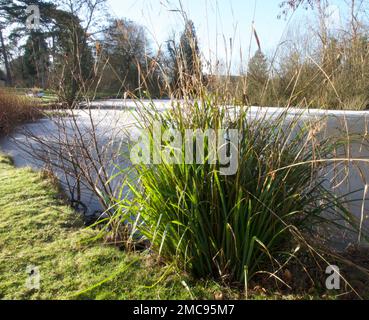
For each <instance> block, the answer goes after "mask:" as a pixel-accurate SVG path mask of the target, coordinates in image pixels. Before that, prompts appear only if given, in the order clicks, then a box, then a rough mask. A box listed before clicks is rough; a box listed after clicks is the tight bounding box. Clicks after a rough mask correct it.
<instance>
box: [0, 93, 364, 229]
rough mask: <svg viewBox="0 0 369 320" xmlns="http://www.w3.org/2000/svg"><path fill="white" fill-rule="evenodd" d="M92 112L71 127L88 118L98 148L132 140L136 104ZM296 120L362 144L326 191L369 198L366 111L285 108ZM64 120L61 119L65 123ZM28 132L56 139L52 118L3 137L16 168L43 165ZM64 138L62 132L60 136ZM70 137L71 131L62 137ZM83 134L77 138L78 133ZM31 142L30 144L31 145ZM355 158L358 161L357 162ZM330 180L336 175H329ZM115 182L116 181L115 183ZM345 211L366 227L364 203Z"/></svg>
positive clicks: (88, 200) (99, 104) (86, 197)
mask: <svg viewBox="0 0 369 320" xmlns="http://www.w3.org/2000/svg"><path fill="white" fill-rule="evenodd" d="M144 103H145V104H146V105H148V104H150V101H145V102H144ZM155 105H156V107H157V109H159V110H160V111H163V110H165V109H168V108H169V107H170V102H169V101H167V100H157V101H155ZM90 106H91V107H92V109H91V110H90V109H85V110H84V109H81V110H77V111H75V113H76V115H77V117H76V118H75V119H76V122H77V124H78V127H81V128H85V130H86V132H87V131H88V130H90V129H91V126H92V123H91V119H93V123H94V125H96V128H95V130H96V133H97V134H96V137H97V140H98V141H97V143H98V144H99V145H100V146H101V147H104V146H105V145H106V144H107V143H108V142H109V141H112V140H114V141H113V143H112V146H114V147H121V148H122V149H124V142H125V141H126V140H127V136H126V134H129V135H131V136H133V137H134V136H135V135H136V136H137V134H138V132H139V131H138V129H137V112H136V111H135V110H136V109H137V108H140V105H137V104H136V103H135V102H134V101H132V100H106V101H95V102H92V103H91V105H90ZM283 111H284V109H278V108H262V109H261V108H257V107H253V108H251V109H250V117H252V118H254V117H258V116H261V115H263V114H267V115H268V116H269V115H270V116H273V115H275V114H278V113H281V112H283ZM301 112H303V114H302V116H301V121H309V120H311V119H313V120H318V119H321V120H322V123H323V126H322V128H321V132H322V133H323V135H324V136H340V135H342V136H343V137H345V136H346V134H347V133H349V134H360V135H363V137H364V138H365V139H362V140H360V141H356V142H353V143H352V144H351V145H350V155H349V156H350V157H351V158H352V159H356V161H351V162H349V163H347V166H348V168H349V169H350V170H349V171H347V170H346V171H345V170H343V171H342V172H339V173H338V175H340V176H342V177H344V178H346V179H345V182H344V183H341V184H336V185H335V182H332V185H331V188H333V190H334V192H335V193H336V194H347V193H348V192H351V194H350V196H349V199H352V200H354V199H355V200H358V199H361V200H363V199H366V198H368V196H369V194H367V195H364V191H365V190H367V189H366V188H365V186H366V185H367V184H369V162H365V161H369V146H368V143H367V141H366V140H367V138H368V137H367V134H368V121H369V112H353V111H350V112H344V111H325V110H309V111H302V110H299V109H290V110H289V117H291V118H293V117H295V116H296V115H298V114H301ZM66 121H67V120H66ZM24 129H25V130H27V131H29V132H31V133H32V134H33V135H35V136H39V137H43V138H47V139H49V140H55V139H56V138H57V137H59V138H60V132H59V131H60V130H59V127H58V125H57V123H56V122H55V120H53V119H42V120H40V121H37V122H35V123H29V124H27V125H25V126H24V128H19V130H17V131H16V132H15V133H14V134H13V135H12V136H10V137H6V138H3V139H2V140H0V149H1V150H2V151H3V152H5V153H8V154H10V155H11V156H12V157H13V158H14V161H15V165H16V166H32V167H34V168H42V167H43V166H44V164H43V163H42V161H40V160H39V159H37V157H34V154H32V152H27V151H26V150H25V149H24V146H26V145H27V144H29V143H30V141H27V137H26V136H25V135H24V131H23V130H24ZM64 134H65V133H64ZM67 134H70V135H72V134H73V132H70V133H67ZM82 135H83V133H82ZM31 143H32V142H31ZM340 156H341V157H346V156H347V155H337V157H338V158H339V157H340ZM359 159H362V160H364V161H363V162H360V161H357V160H359ZM117 162H119V163H121V164H122V165H123V166H129V163H127V162H125V161H124V159H123V158H121V159H120V158H119V157H118V158H114V157H111V159H110V158H109V157H108V158H107V164H108V165H107V168H108V170H109V174H111V173H114V172H115V171H114V170H116V169H115V167H114V166H113V163H117ZM331 175H332V177H333V176H334V175H337V172H336V173H333V172H332V173H331ZM58 176H59V178H60V180H61V181H62V183H63V184H66V183H67V182H68V181H67V178H65V177H63V175H61V174H58ZM118 183H119V182H118ZM82 193H83V196H82V201H83V202H84V203H85V204H86V205H87V207H88V209H89V211H90V212H94V211H96V210H101V204H100V203H99V201H98V200H97V199H96V197H95V196H94V195H93V193H91V192H89V191H88V190H83V192H82ZM348 206H349V209H350V210H351V211H352V212H353V213H354V214H355V215H356V216H357V217H358V218H362V221H363V225H364V226H366V227H369V201H368V200H365V201H364V202H363V201H355V202H352V203H350V204H348Z"/></svg>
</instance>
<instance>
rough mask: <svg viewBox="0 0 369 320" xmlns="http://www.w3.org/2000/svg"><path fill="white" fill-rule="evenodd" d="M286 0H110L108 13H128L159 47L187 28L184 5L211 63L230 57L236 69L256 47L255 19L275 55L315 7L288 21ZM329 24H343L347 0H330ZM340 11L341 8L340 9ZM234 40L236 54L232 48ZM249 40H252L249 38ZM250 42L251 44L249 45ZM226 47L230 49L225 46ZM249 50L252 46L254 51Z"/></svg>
mask: <svg viewBox="0 0 369 320" xmlns="http://www.w3.org/2000/svg"><path fill="white" fill-rule="evenodd" d="M281 1H282V0H182V1H181V2H180V1H179V0H108V6H109V8H110V9H109V13H110V14H112V15H113V16H115V17H124V18H128V19H130V20H133V21H135V22H137V23H139V24H141V25H143V26H145V27H146V30H147V32H148V34H149V36H150V38H151V39H152V46H153V48H154V49H157V48H158V47H159V46H160V45H162V44H163V43H164V42H165V41H166V40H167V39H168V38H169V37H170V36H171V35H172V34H173V31H175V32H177V34H178V32H180V30H183V19H182V18H181V16H180V14H179V13H178V12H174V11H172V10H176V9H178V8H179V7H180V3H182V5H183V8H184V10H185V11H186V13H187V15H188V18H190V19H192V20H193V21H194V23H195V27H196V30H197V35H198V38H199V41H200V47H201V50H202V52H203V55H204V59H205V60H206V61H210V62H211V64H212V65H214V64H215V61H217V60H220V61H222V62H223V63H227V62H228V63H229V61H232V66H231V69H232V70H233V71H236V70H237V69H238V68H239V65H240V62H241V55H242V61H243V62H245V61H247V59H248V58H249V56H250V54H251V55H252V54H253V53H254V52H255V50H256V49H257V45H256V41H255V39H254V38H253V37H251V34H252V32H251V30H252V22H253V21H254V23H255V24H254V25H255V29H256V31H257V34H258V36H259V38H260V42H261V48H262V50H263V51H264V52H265V53H266V54H269V55H272V54H273V53H274V51H275V49H276V47H277V45H278V44H279V43H280V42H281V41H284V40H287V39H286V37H287V31H288V29H289V28H291V27H292V28H293V26H294V24H295V23H296V21H301V20H302V19H303V18H304V17H306V16H312V15H313V13H312V11H306V10H304V9H303V8H301V9H299V10H298V11H297V12H295V13H294V14H293V15H292V16H289V17H288V19H285V18H282V19H278V15H279V14H280V13H281V9H280V7H279V4H280V3H281ZM330 3H331V9H330V11H332V16H331V21H330V24H337V23H340V20H341V17H340V15H342V10H344V8H343V3H344V1H343V0H330ZM339 9H341V12H340V11H339ZM230 38H232V47H233V49H232V56H231V50H230ZM250 39H251V40H250ZM250 43H251V47H250ZM226 48H227V49H226ZM250 48H251V49H250Z"/></svg>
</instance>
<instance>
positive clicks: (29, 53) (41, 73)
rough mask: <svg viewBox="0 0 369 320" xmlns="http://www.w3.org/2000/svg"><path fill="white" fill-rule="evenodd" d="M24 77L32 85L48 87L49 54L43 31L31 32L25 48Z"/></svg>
mask: <svg viewBox="0 0 369 320" xmlns="http://www.w3.org/2000/svg"><path fill="white" fill-rule="evenodd" d="M23 62H24V72H25V75H24V77H25V78H26V79H27V80H28V83H29V85H30V86H39V87H42V88H45V87H46V82H47V72H48V67H49V54H48V47H47V43H46V40H45V36H44V34H43V33H41V32H37V31H33V32H31V34H30V36H29V37H28V40H27V42H26V45H25V48H24V55H23Z"/></svg>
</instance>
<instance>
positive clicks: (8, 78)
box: [0, 28, 13, 86]
mask: <svg viewBox="0 0 369 320" xmlns="http://www.w3.org/2000/svg"><path fill="white" fill-rule="evenodd" d="M0 45H1V51H2V54H3V57H4V64H5V69H6V83H7V85H8V86H11V85H12V82H13V81H12V75H11V73H10V66H9V61H8V55H7V53H6V48H5V43H4V38H3V32H2V30H1V28H0Z"/></svg>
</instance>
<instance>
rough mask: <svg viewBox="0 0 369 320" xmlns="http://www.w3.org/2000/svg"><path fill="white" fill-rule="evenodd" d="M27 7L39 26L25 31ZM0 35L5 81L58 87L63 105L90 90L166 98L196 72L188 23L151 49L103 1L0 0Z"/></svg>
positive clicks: (141, 32) (141, 33) (140, 30)
mask: <svg viewBox="0 0 369 320" xmlns="http://www.w3.org/2000/svg"><path fill="white" fill-rule="evenodd" d="M31 4H32V5H36V6H38V8H39V11H40V25H39V27H38V28H37V29H33V30H28V29H27V26H26V20H27V17H28V16H27V12H26V8H27V7H28V6H29V5H31ZM5 30H6V31H7V33H5ZM0 40H1V43H0V57H1V62H2V63H3V65H5V70H4V71H5V75H3V77H6V81H7V84H8V85H9V86H14V85H15V86H19V87H40V88H45V89H46V88H51V89H57V90H58V93H59V95H60V97H61V98H62V99H63V101H66V102H68V104H72V103H73V101H75V100H76V97H78V96H81V95H86V94H88V95H91V94H92V95H93V94H94V93H97V92H103V93H105V94H111V95H114V96H123V95H124V94H125V93H127V92H130V93H132V94H134V95H139V96H143V95H150V96H151V97H164V96H170V95H172V94H175V93H176V92H177V91H179V90H180V88H181V86H182V85H183V84H184V83H189V82H191V81H192V78H195V74H196V73H198V71H199V70H201V66H200V65H201V62H200V61H201V59H200V50H199V45H198V40H197V36H196V31H195V26H194V24H193V22H192V21H191V20H186V21H185V24H184V30H183V32H182V33H181V35H180V38H179V40H178V41H177V40H176V39H175V38H174V37H173V39H170V40H168V41H167V43H165V44H163V45H162V46H161V48H159V50H158V51H157V52H154V51H153V50H152V48H151V43H150V40H149V39H148V36H147V33H146V30H145V29H144V27H143V26H141V25H139V24H137V23H135V22H133V21H130V20H129V19H125V18H113V17H111V16H109V15H108V13H107V10H106V0H57V1H53V2H50V1H45V0H17V1H12V0H0ZM200 73H201V72H200Z"/></svg>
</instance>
